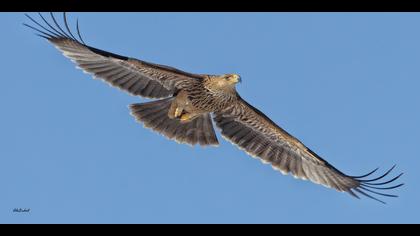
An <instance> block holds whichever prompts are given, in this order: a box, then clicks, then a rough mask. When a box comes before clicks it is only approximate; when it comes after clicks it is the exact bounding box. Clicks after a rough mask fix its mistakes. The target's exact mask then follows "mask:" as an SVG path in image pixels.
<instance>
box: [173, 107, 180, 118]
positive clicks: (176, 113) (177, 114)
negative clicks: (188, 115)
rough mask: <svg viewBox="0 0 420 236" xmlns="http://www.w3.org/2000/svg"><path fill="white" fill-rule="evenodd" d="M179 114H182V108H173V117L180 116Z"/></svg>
mask: <svg viewBox="0 0 420 236" xmlns="http://www.w3.org/2000/svg"><path fill="white" fill-rule="evenodd" d="M181 114H182V109H180V108H178V107H177V108H176V109H175V114H174V116H175V117H180V116H181Z"/></svg>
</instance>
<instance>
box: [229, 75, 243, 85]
mask: <svg viewBox="0 0 420 236" xmlns="http://www.w3.org/2000/svg"><path fill="white" fill-rule="evenodd" d="M231 78H232V82H234V83H235V84H236V83H241V82H242V79H241V76H239V75H237V74H233V75H232V77H231Z"/></svg>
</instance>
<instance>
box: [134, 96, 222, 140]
mask: <svg viewBox="0 0 420 236" xmlns="http://www.w3.org/2000/svg"><path fill="white" fill-rule="evenodd" d="M173 99H174V98H166V99H162V100H158V101H153V102H147V103H137V104H131V105H130V111H131V114H132V115H133V116H134V117H135V118H136V120H137V121H139V122H141V123H143V125H144V127H146V128H150V129H152V130H154V131H156V132H159V133H161V134H163V135H164V136H166V137H168V138H169V139H174V140H176V141H177V142H179V143H187V144H190V145H195V144H200V145H202V146H207V145H215V146H216V145H219V142H218V140H217V137H216V134H215V132H214V128H213V123H212V121H211V117H210V114H208V113H207V114H203V115H201V116H199V117H197V118H195V119H194V120H192V121H191V122H188V123H181V122H180V121H179V120H177V119H171V118H169V117H168V111H169V108H170V106H171V103H172V101H173Z"/></svg>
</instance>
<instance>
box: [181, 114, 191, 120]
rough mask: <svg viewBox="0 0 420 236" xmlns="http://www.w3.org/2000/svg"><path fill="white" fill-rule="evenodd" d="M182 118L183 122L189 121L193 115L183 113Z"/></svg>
mask: <svg viewBox="0 0 420 236" xmlns="http://www.w3.org/2000/svg"><path fill="white" fill-rule="evenodd" d="M180 120H181V122H188V121H190V120H191V116H190V115H189V114H183V115H182V116H181V119H180Z"/></svg>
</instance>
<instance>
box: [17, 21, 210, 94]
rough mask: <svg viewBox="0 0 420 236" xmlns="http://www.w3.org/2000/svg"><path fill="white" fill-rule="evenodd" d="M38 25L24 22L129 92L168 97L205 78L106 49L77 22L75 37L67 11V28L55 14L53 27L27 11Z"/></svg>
mask: <svg viewBox="0 0 420 236" xmlns="http://www.w3.org/2000/svg"><path fill="white" fill-rule="evenodd" d="M26 16H27V17H28V18H29V19H30V20H31V21H32V22H33V23H35V25H36V27H35V26H31V25H28V24H24V25H25V26H28V27H30V28H32V29H34V30H36V31H37V32H39V33H40V34H38V35H39V36H41V37H43V38H46V39H47V40H48V41H49V42H51V43H52V44H53V45H54V46H56V48H58V49H59V50H60V51H61V52H62V53H63V54H64V55H65V56H66V57H68V58H70V59H71V60H72V61H73V62H75V63H76V64H77V65H78V67H79V68H81V69H83V70H84V71H85V72H87V73H90V74H93V75H94V76H95V77H97V78H100V79H102V80H104V81H105V82H107V83H109V84H111V85H112V86H115V87H118V88H120V89H122V90H124V91H126V92H128V93H130V94H133V95H139V96H143V97H148V98H165V97H169V96H171V95H173V94H174V93H175V92H176V90H177V89H179V88H180V87H182V86H186V84H188V83H191V82H192V81H193V80H200V79H202V78H203V77H202V75H198V74H191V73H187V72H184V71H181V70H178V69H176V68H172V67H169V66H164V65H158V64H154V63H150V62H145V61H142V60H138V59H134V58H129V57H125V56H121V55H117V54H113V53H110V52H106V51H103V50H100V49H97V48H94V47H91V46H88V45H86V44H85V43H84V41H83V39H82V37H81V36H80V32H79V25H78V23H77V34H78V36H79V39H76V37H74V35H73V34H72V32H71V31H70V29H69V26H68V24H67V19H66V15H65V14H63V21H64V26H65V28H66V31H65V30H63V29H62V27H60V25H59V24H58V22H57V20H56V19H55V18H54V15H53V14H52V13H51V19H52V21H53V23H54V25H55V27H53V26H52V25H51V24H52V23H49V22H48V21H47V20H45V18H44V17H43V16H42V15H41V14H39V16H40V17H41V19H42V20H43V22H44V23H45V25H42V24H40V23H38V22H37V21H35V20H34V19H33V18H32V17H30V16H29V15H26Z"/></svg>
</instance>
